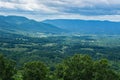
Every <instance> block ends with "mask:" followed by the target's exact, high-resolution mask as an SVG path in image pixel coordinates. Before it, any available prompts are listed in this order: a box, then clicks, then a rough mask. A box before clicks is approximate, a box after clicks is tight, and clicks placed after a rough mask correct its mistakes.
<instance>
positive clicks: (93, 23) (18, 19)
mask: <svg viewBox="0 0 120 80" xmlns="http://www.w3.org/2000/svg"><path fill="white" fill-rule="evenodd" d="M0 32H7V33H18V32H19V33H37V32H40V33H80V34H110V35H118V34H120V22H111V21H98V20H78V19H54V20H44V21H41V22H39V21H35V20H31V19H28V18H26V17H22V16H0Z"/></svg>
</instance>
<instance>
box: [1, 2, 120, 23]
mask: <svg viewBox="0 0 120 80" xmlns="http://www.w3.org/2000/svg"><path fill="white" fill-rule="evenodd" d="M0 15H17V16H25V17H28V18H30V19H35V20H38V21H41V20H45V19H84V20H110V21H120V0H0Z"/></svg>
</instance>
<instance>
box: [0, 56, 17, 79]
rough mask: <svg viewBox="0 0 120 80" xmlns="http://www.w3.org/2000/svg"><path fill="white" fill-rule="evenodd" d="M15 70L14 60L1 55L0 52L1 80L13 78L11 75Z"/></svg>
mask: <svg viewBox="0 0 120 80" xmlns="http://www.w3.org/2000/svg"><path fill="white" fill-rule="evenodd" d="M15 72H16V69H15V62H14V61H12V60H9V59H6V58H5V57H3V55H1V54H0V78H1V80H8V79H9V80H14V79H13V76H14V74H15Z"/></svg>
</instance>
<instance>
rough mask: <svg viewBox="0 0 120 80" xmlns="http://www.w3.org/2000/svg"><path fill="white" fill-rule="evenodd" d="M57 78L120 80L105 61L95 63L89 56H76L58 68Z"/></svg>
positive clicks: (69, 79) (65, 79) (71, 79)
mask: <svg viewBox="0 0 120 80" xmlns="http://www.w3.org/2000/svg"><path fill="white" fill-rule="evenodd" d="M55 73H56V76H57V78H59V79H62V80H120V78H119V75H118V74H117V73H116V72H114V71H113V70H112V69H111V68H110V67H109V64H108V61H107V60H105V59H102V60H98V61H94V60H92V58H91V57H90V56H88V55H84V56H83V55H75V56H73V57H71V58H68V59H66V60H65V61H63V62H62V63H61V64H59V65H58V66H57V69H56V71H55Z"/></svg>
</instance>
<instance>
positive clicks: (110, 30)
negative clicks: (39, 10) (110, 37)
mask: <svg viewBox="0 0 120 80" xmlns="http://www.w3.org/2000/svg"><path fill="white" fill-rule="evenodd" d="M43 22H44V23H48V24H52V25H54V26H57V27H59V28H62V29H66V30H69V31H70V32H75V33H84V34H114V35H115V34H120V22H110V21H97V20H77V19H76V20H74V19H55V20H45V21H43Z"/></svg>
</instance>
